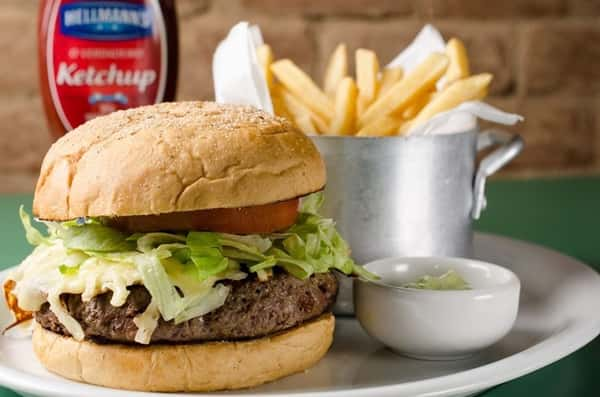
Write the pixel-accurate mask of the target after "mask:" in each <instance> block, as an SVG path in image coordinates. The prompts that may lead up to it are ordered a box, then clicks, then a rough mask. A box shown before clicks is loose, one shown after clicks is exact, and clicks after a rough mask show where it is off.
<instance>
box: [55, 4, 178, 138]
mask: <svg viewBox="0 0 600 397" xmlns="http://www.w3.org/2000/svg"><path fill="white" fill-rule="evenodd" d="M46 37H47V40H46V43H45V45H46V48H45V50H46V54H47V55H46V71H47V74H48V85H49V89H50V96H51V98H52V102H53V104H54V107H55V109H56V112H57V114H58V117H59V118H60V121H61V122H62V124H63V125H64V127H65V129H66V130H71V129H72V128H74V127H76V126H78V125H80V124H82V123H84V122H85V121H86V120H89V119H91V118H94V117H96V116H99V115H102V114H106V113H110V112H113V111H115V110H118V109H125V108H130V107H136V106H141V105H148V104H153V103H156V102H161V101H162V100H163V97H164V91H165V80H166V69H167V65H166V62H167V60H168V57H167V39H166V34H165V25H164V20H163V16H162V15H161V8H160V5H159V3H158V0H120V1H108V0H104V1H90V0H85V1H82V0H72V1H69V0H63V1H57V2H55V3H54V4H53V8H52V9H51V10H50V23H49V24H48V32H47V36H46Z"/></svg>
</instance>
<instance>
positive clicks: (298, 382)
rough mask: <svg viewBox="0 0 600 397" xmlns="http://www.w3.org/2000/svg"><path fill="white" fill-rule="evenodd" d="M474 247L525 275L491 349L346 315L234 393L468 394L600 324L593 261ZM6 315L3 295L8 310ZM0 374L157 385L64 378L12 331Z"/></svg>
mask: <svg viewBox="0 0 600 397" xmlns="http://www.w3.org/2000/svg"><path fill="white" fill-rule="evenodd" d="M475 251H476V256H477V257H478V258H479V259H482V260H486V261H489V262H493V263H497V264H500V265H504V266H507V267H509V268H510V269H512V270H513V271H514V272H515V273H516V274H517V275H518V276H519V278H520V279H521V284H522V296H521V304H520V309H519V316H518V319H517V322H516V325H515V327H514V329H513V330H512V331H511V332H510V334H509V335H508V336H506V337H505V338H504V339H503V340H502V341H500V342H499V343H497V344H496V345H494V346H493V347H491V348H490V349H488V350H486V351H484V352H482V353H480V354H479V355H477V356H474V357H472V358H470V359H466V360H459V361H451V362H440V361H438V362H435V361H419V360H413V359H409V358H405V357H401V356H398V355H395V354H394V353H391V352H390V351H388V350H386V349H385V348H384V347H383V346H382V345H380V344H379V343H377V342H375V341H373V340H372V339H370V338H369V337H368V336H367V335H366V334H365V333H364V332H363V331H362V329H361V328H360V326H359V325H358V323H357V321H356V320H354V319H351V318H339V319H338V322H337V329H336V336H335V341H334V343H333V346H332V348H331V350H330V351H329V353H328V354H327V356H326V357H325V358H324V359H323V360H322V361H321V362H320V363H319V364H318V365H317V366H315V367H313V368H312V369H310V370H308V371H306V372H304V373H302V374H298V375H294V376H291V377H288V378H286V379H282V380H280V381H277V382H274V383H271V384H267V385H265V386H262V387H259V388H255V389H251V390H244V391H238V392H229V393H227V396H229V397H232V396H238V395H243V396H249V395H250V396H251V395H260V394H268V395H270V396H288V395H290V394H306V395H314V396H345V397H346V396H349V397H358V396H394V397H401V396H434V395H435V396H465V395H469V394H472V393H475V392H478V391H481V390H484V389H486V388H489V387H491V386H494V385H497V384H499V383H502V382H506V381H508V380H511V379H514V378H517V377H519V376H522V375H525V374H527V373H529V372H532V371H534V370H536V369H538V368H540V367H543V366H545V365H548V364H550V363H552V362H555V361H557V360H559V359H560V358H562V357H564V356H566V355H568V354H570V353H572V352H573V351H575V350H577V349H578V348H580V347H581V346H583V345H585V344H586V343H588V342H589V341H591V340H592V339H593V338H595V337H596V336H597V335H598V334H599V333H600V311H599V310H598V302H600V276H599V275H598V274H597V273H596V272H595V271H594V270H592V269H590V268H589V267H587V266H585V265H584V264H582V263H580V262H578V261H576V260H574V259H571V258H569V257H566V256H564V255H561V254H559V253H557V252H554V251H550V250H548V249H545V248H541V247H539V246H535V245H532V244H527V243H524V242H520V241H516V240H511V239H507V238H503V237H497V236H492V235H483V234H478V235H477V236H476V238H475ZM0 276H2V274H0ZM7 318H8V313H7V311H6V309H5V308H4V306H3V305H2V308H1V309H0V320H6V319H7ZM457 320H458V321H460V320H459V319H457ZM398 332H402V330H401V329H399V330H398ZM0 383H1V384H3V385H5V386H7V387H9V388H12V389H15V390H17V391H20V392H24V393H27V394H29V395H33V396H55V397H81V396H86V397H126V396H139V397H141V396H157V395H159V394H156V393H133V392H129V391H120V390H113V389H106V388H102V387H97V386H91V385H86V384H80V383H76V382H71V381H68V380H64V379H62V378H59V377H57V376H54V375H52V374H50V373H48V372H46V371H45V370H44V369H43V368H42V367H41V366H40V364H38V362H37V360H36V359H35V357H34V355H33V353H32V350H31V343H30V341H29V340H28V339H23V340H15V339H10V338H7V337H0ZM160 395H164V396H169V397H175V396H180V395H183V394H160ZM189 395H190V394H186V396H189Z"/></svg>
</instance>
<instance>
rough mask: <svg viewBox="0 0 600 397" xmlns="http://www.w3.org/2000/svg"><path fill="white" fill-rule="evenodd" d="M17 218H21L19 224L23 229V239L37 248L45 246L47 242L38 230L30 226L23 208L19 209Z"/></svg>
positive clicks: (29, 220)
mask: <svg viewBox="0 0 600 397" xmlns="http://www.w3.org/2000/svg"><path fill="white" fill-rule="evenodd" d="M19 217H20V218H21V223H22V224H23V228H24V229H25V238H26V239H27V242H28V243H29V244H31V245H34V246H37V245H40V244H45V243H46V242H47V241H48V239H47V238H46V237H44V236H43V235H42V233H40V231H39V230H37V229H36V228H35V227H33V226H32V225H31V219H30V218H29V215H28V214H27V212H26V211H25V208H23V206H21V207H19Z"/></svg>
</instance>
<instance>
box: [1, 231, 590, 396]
mask: <svg viewBox="0 0 600 397" xmlns="http://www.w3.org/2000/svg"><path fill="white" fill-rule="evenodd" d="M478 239H484V240H485V239H488V240H491V241H492V242H493V241H500V242H503V243H504V244H508V245H510V246H511V247H512V246H521V249H526V250H531V251H537V252H538V253H539V254H546V255H549V256H551V257H553V258H554V259H555V260H556V261H560V262H566V263H569V266H575V267H577V268H579V269H580V270H585V271H587V272H589V273H590V276H591V277H592V278H593V279H594V280H593V282H592V283H591V284H590V286H589V287H591V286H593V287H594V292H595V293H596V294H598V296H600V274H599V273H598V272H597V271H595V270H594V269H592V268H591V267H589V266H588V265H587V264H585V263H584V262H582V261H579V260H577V259H575V258H573V257H570V256H568V255H565V254H563V253H560V252H558V251H555V250H553V249H550V248H546V247H544V246H541V245H539V244H535V243H531V242H527V241H523V240H519V239H515V238H510V237H505V236H501V235H496V234H491V233H481V232H476V233H475V238H474V240H475V241H477V240H478ZM12 268H13V267H9V268H7V269H4V270H3V271H1V272H0V278H3V276H4V275H5V274H6V272H7V271H9V270H10V269H12ZM590 291H592V290H591V289H590ZM352 320H353V321H357V320H356V319H355V318H353V319H351V320H350V321H352ZM599 334H600V312H598V314H597V315H596V316H590V317H589V318H586V319H580V320H579V321H577V322H575V323H574V324H571V325H569V326H567V327H565V328H564V329H563V330H561V331H559V332H558V333H555V334H553V335H551V336H550V337H548V338H545V339H543V340H542V341H540V342H539V343H536V344H535V345H532V346H530V347H528V348H527V349H525V350H523V351H520V352H518V353H515V354H512V355H510V356H507V357H505V358H502V359H500V360H497V361H494V362H491V363H489V364H485V365H482V366H479V367H475V368H471V369H468V370H465V371H460V372H456V373H453V374H448V375H443V376H438V377H434V378H430V379H424V380H418V381H412V382H404V383H400V384H391V385H390V384H388V385H381V386H366V387H357V388H352V389H350V390H320V391H315V390H311V391H306V392H303V391H287V392H284V393H281V392H266V393H243V394H240V393H236V392H235V391H229V392H227V396H228V397H252V396H259V395H265V394H266V395H269V396H273V397H275V396H287V395H294V396H299V395H314V396H317V395H318V396H322V397H327V396H331V397H333V396H335V397H337V396H342V395H343V396H350V397H358V396H374V395H377V396H396V395H398V393H410V394H417V395H419V396H433V395H435V396H451V395H456V394H460V393H471V392H477V391H481V390H484V389H487V388H489V387H492V386H495V385H498V384H500V383H504V382H507V381H510V380H513V379H517V378H519V377H522V376H524V375H527V374H529V373H531V372H534V371H536V370H538V369H540V368H542V367H545V366H547V365H550V364H552V363H554V362H556V361H559V360H560V359H562V358H564V357H566V356H568V355H569V354H571V353H573V352H574V351H576V350H578V349H580V348H581V347H583V346H585V345H587V344H588V343H589V342H591V341H592V340H593V339H594V338H596V337H597V336H598V335H599ZM40 379H42V378H40V377H38V376H37V375H33V374H29V373H26V372H23V371H21V370H17V369H15V368H13V367H8V366H6V365H4V364H3V363H0V385H3V386H5V387H7V388H9V389H11V390H13V391H15V392H17V393H19V392H25V393H31V394H35V395H41V396H48V397H67V396H74V397H75V396H80V395H86V396H90V397H91V396H107V397H124V396H132V395H133V396H140V397H142V396H171V397H177V396H180V395H190V396H194V395H208V394H215V393H195V394H194V393H187V394H186V393H183V394H182V393H179V394H178V393H152V392H139V391H128V390H120V389H111V388H105V387H102V386H96V385H90V384H85V383H78V382H74V381H69V380H63V379H43V381H42V382H40ZM64 382H69V384H67V385H65V383H64ZM65 389H66V390H65ZM82 393H83V394H82ZM217 394H218V393H217Z"/></svg>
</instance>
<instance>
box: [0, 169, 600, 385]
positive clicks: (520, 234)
mask: <svg viewBox="0 0 600 397" xmlns="http://www.w3.org/2000/svg"><path fill="white" fill-rule="evenodd" d="M487 198H488V208H487V209H486V211H485V212H484V215H483V217H482V219H481V220H480V221H479V222H478V223H477V229H478V230H481V231H486V232H491V233H497V234H502V235H506V236H511V237H515V238H519V239H522V240H527V241H531V242H535V243H538V244H542V245H545V246H547V247H551V248H554V249H556V250H559V251H562V252H564V253H566V254H569V255H572V256H574V257H576V258H578V259H580V260H582V261H584V262H586V263H588V264H589V265H591V266H593V267H595V268H596V269H597V270H600V248H598V245H599V244H600V233H599V231H598V226H600V177H580V178H560V179H545V180H539V179H538V180H519V181H491V182H490V183H489V185H488V187H487ZM21 203H23V204H24V205H25V206H26V207H27V208H28V207H29V206H30V203H31V196H30V195H11V196H0V221H1V224H0V268H4V267H8V266H11V265H14V264H17V263H18V262H19V261H20V260H21V259H22V258H23V257H24V256H26V255H27V253H28V252H29V250H30V247H29V246H28V245H27V242H26V241H25V238H24V237H23V232H22V230H21V226H20V223H19V219H18V216H17V209H18V207H19V204H21ZM599 304H600V302H599ZM598 395H600V338H596V339H595V340H594V341H592V342H591V343H589V344H588V345H587V346H585V347H583V348H582V349H580V350H579V351H577V352H575V353H573V354H571V355H570V356H568V357H566V358H564V359H562V360H560V361H559V362H557V363H554V364H552V365H549V366H547V367H545V368H542V369H540V370H538V371H535V372H534V373H532V374H529V375H527V376H524V377H522V378H519V379H516V380H513V381H511V382H508V383H505V384H502V385H499V386H497V387H495V388H493V389H491V390H488V391H487V392H485V393H483V394H482V396H485V397H500V396H511V397H512V396H544V397H554V396H556V397H563V396H577V397H585V396H590V397H591V396H598ZM15 396H18V394H16V393H14V392H12V391H10V390H8V389H3V388H0V397H15Z"/></svg>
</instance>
